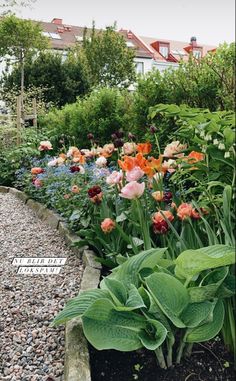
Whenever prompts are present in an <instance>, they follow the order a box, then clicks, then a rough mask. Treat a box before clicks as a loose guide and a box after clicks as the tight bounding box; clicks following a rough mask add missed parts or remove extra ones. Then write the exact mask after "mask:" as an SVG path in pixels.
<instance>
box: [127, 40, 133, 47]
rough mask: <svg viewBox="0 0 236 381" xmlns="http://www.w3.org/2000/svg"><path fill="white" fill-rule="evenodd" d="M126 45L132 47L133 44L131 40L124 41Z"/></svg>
mask: <svg viewBox="0 0 236 381" xmlns="http://www.w3.org/2000/svg"><path fill="white" fill-rule="evenodd" d="M126 46H127V47H128V48H134V44H133V42H131V41H126Z"/></svg>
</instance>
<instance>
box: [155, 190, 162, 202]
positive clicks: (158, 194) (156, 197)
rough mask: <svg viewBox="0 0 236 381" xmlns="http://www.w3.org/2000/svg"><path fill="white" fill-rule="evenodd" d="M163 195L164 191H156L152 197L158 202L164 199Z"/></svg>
mask: <svg viewBox="0 0 236 381" xmlns="http://www.w3.org/2000/svg"><path fill="white" fill-rule="evenodd" d="M163 196H164V193H163V192H160V191H156V192H153V193H152V197H153V198H154V200H156V201H158V202H160V201H163Z"/></svg>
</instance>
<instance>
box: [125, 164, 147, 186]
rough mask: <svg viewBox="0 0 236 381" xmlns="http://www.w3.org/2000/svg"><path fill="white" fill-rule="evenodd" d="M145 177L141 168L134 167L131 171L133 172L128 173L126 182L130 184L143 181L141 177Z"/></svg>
mask: <svg viewBox="0 0 236 381" xmlns="http://www.w3.org/2000/svg"><path fill="white" fill-rule="evenodd" d="M143 175H144V172H143V171H142V169H141V168H140V167H134V168H133V169H131V171H128V172H127V173H126V180H127V181H128V182H130V181H138V180H139V179H141V177H143Z"/></svg>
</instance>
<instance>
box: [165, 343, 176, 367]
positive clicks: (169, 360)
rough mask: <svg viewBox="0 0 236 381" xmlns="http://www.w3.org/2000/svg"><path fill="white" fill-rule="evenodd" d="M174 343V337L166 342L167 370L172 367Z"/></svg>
mask: <svg viewBox="0 0 236 381" xmlns="http://www.w3.org/2000/svg"><path fill="white" fill-rule="evenodd" d="M174 342H175V339H174V336H173V338H171V339H169V340H167V348H168V353H167V357H166V361H167V366H168V368H170V367H171V366H172V365H173V345H174Z"/></svg>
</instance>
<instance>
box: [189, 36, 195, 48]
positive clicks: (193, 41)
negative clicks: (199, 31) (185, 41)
mask: <svg viewBox="0 0 236 381" xmlns="http://www.w3.org/2000/svg"><path fill="white" fill-rule="evenodd" d="M190 45H192V47H195V46H197V37H191V39H190Z"/></svg>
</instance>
